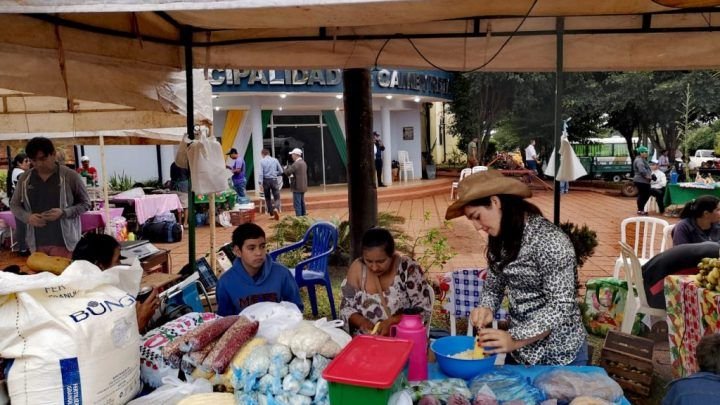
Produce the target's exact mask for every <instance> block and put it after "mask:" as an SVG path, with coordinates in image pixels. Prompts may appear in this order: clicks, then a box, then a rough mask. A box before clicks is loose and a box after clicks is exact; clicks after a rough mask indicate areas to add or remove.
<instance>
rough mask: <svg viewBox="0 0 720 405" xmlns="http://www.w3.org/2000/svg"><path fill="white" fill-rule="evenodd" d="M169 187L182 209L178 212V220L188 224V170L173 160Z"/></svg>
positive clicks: (184, 224)
mask: <svg viewBox="0 0 720 405" xmlns="http://www.w3.org/2000/svg"><path fill="white" fill-rule="evenodd" d="M170 189H171V190H173V191H174V192H175V194H177V196H178V199H179V200H180V206H181V207H182V211H180V212H179V214H180V219H181V220H180V222H181V223H182V224H183V226H187V224H188V213H189V211H188V190H190V170H188V169H184V168H182V167H180V166H178V165H177V164H175V162H172V163H171V164H170Z"/></svg>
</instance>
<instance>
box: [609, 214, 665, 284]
mask: <svg viewBox="0 0 720 405" xmlns="http://www.w3.org/2000/svg"><path fill="white" fill-rule="evenodd" d="M630 224H634V225H635V239H634V243H633V246H632V248H633V251H634V252H635V255H636V256H637V257H638V260H640V265H643V264H645V263H646V262H647V261H648V260H650V259H651V258H652V257H653V256H655V255H656V254H658V253H660V252H661V251H662V250H661V248H662V230H663V229H665V227H666V226H668V225H670V224H669V223H668V221H666V220H664V219H660V218H653V217H630V218H625V219H624V220H623V221H622V223H621V224H620V241H621V242H623V243H628V240H627V228H628V226H629V225H630ZM622 268H623V261H622V257H618V258H617V260H615V269H614V270H613V277H615V278H620V269H622Z"/></svg>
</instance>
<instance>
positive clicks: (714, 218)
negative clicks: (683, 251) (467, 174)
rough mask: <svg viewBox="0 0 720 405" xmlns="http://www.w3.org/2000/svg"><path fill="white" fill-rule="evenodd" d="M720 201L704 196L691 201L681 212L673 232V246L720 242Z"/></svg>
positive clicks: (710, 196)
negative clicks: (719, 204)
mask: <svg viewBox="0 0 720 405" xmlns="http://www.w3.org/2000/svg"><path fill="white" fill-rule="evenodd" d="M718 203H720V199H718V198H717V197H715V196H712V195H704V196H702V197H698V198H696V199H693V200H692V201H689V202H688V203H687V204H685V206H684V207H683V209H682V211H680V218H681V220H680V222H678V223H677V224H676V225H675V228H673V231H672V238H673V246H678V245H682V244H685V243H700V242H707V241H712V242H720V207H719V206H718Z"/></svg>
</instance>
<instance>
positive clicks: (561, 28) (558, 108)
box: [553, 17, 565, 225]
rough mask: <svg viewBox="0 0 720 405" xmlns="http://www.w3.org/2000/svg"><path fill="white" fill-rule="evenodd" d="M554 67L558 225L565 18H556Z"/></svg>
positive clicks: (555, 219)
mask: <svg viewBox="0 0 720 405" xmlns="http://www.w3.org/2000/svg"><path fill="white" fill-rule="evenodd" d="M555 21H556V32H555V38H556V46H557V56H556V67H555V139H554V142H553V145H554V147H555V179H554V180H555V186H554V187H553V194H554V203H553V222H554V223H555V225H560V182H559V181H558V180H557V174H558V172H559V171H560V136H561V135H562V130H563V123H562V99H563V92H564V79H565V77H564V76H565V73H564V72H563V35H564V34H565V18H563V17H557V18H556V20H555Z"/></svg>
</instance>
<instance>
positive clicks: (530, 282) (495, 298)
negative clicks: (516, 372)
mask: <svg viewBox="0 0 720 405" xmlns="http://www.w3.org/2000/svg"><path fill="white" fill-rule="evenodd" d="M521 237H522V245H521V248H520V252H519V253H518V257H517V259H515V261H513V262H510V263H509V264H508V265H507V266H505V268H504V269H502V271H498V272H496V271H488V276H487V280H486V281H485V287H484V290H483V295H482V298H481V301H480V305H479V306H480V307H486V308H490V309H492V310H493V312H494V311H497V309H498V308H499V307H500V303H501V302H502V299H503V296H504V295H505V294H507V296H508V300H509V303H510V311H509V312H510V329H509V332H510V335H511V336H512V338H513V339H514V340H522V339H528V338H531V337H533V336H537V335H540V334H542V333H543V332H545V331H550V334H549V335H548V336H547V337H545V338H544V339H540V340H538V341H536V342H534V343H532V344H529V345H527V346H524V347H522V348H520V349H518V350H517V351H515V352H512V356H513V358H514V359H515V360H516V361H518V363H521V364H547V365H567V364H569V363H571V362H572V361H573V360H574V359H575V357H576V355H577V353H578V351H579V349H580V346H581V345H582V344H583V342H584V341H585V339H586V334H585V328H584V327H583V324H582V318H581V316H580V308H579V306H578V303H577V300H576V298H575V295H576V293H575V265H576V264H575V251H574V249H573V246H572V243H571V242H570V239H569V238H568V237H567V235H566V234H565V233H564V232H563V231H562V230H561V229H560V228H558V227H556V226H555V225H553V224H552V223H550V221H548V220H547V219H545V218H543V217H541V216H531V217H530V218H529V219H528V221H527V224H526V225H525V230H524V232H523V234H522V236H521Z"/></svg>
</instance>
